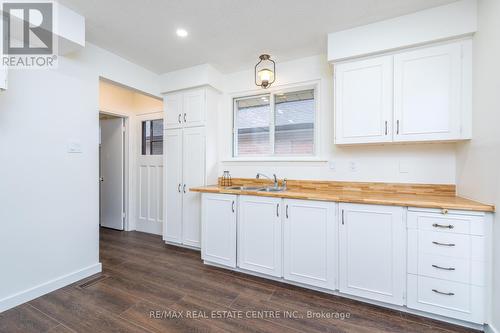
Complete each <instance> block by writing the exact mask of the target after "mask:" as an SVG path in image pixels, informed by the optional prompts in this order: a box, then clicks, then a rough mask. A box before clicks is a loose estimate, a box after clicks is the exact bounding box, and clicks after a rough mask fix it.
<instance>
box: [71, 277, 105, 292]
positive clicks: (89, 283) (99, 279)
mask: <svg viewBox="0 0 500 333" xmlns="http://www.w3.org/2000/svg"><path fill="white" fill-rule="evenodd" d="M107 277H108V276H107V275H99V276H96V277H95V278H93V279H90V280H88V281H86V282H84V283H82V284H80V285H78V287H80V288H82V289H85V288H88V287H90V286H93V285H94V284H96V283H99V282H100V281H102V280H104V279H106V278H107Z"/></svg>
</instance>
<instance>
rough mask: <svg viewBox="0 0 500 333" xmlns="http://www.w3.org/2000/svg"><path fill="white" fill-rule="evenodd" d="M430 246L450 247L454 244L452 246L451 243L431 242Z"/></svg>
mask: <svg viewBox="0 0 500 333" xmlns="http://www.w3.org/2000/svg"><path fill="white" fill-rule="evenodd" d="M432 244H434V245H439V246H450V247H451V246H455V244H452V243H450V244H446V243H439V242H432Z"/></svg>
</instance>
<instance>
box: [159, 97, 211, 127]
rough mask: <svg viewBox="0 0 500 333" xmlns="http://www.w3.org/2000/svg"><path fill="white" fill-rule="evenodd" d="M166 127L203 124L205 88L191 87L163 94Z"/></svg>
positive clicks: (205, 107)
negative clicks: (191, 88)
mask: <svg viewBox="0 0 500 333" xmlns="http://www.w3.org/2000/svg"><path fill="white" fill-rule="evenodd" d="M164 108H165V110H164V111H165V116H166V117H165V118H166V119H167V120H166V128H168V129H170V128H182V127H196V126H204V125H205V119H206V118H205V117H206V110H207V103H206V89H205V88H200V89H193V90H187V91H181V92H175V93H170V94H167V95H165V97H164Z"/></svg>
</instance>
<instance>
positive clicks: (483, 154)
mask: <svg viewBox="0 0 500 333" xmlns="http://www.w3.org/2000/svg"><path fill="white" fill-rule="evenodd" d="M499 13H500V1H498V0H480V1H479V2H478V25H479V26H478V28H479V29H478V32H477V34H476V36H475V37H474V81H473V84H474V93H473V110H474V112H473V133H474V134H473V140H472V141H471V142H470V143H467V144H462V145H460V146H459V147H458V150H457V152H458V154H457V185H458V192H459V194H461V195H463V196H466V197H469V198H472V199H475V200H479V201H482V202H486V203H491V204H495V206H496V207H500V131H499V126H500V99H499V91H500V90H499V89H500V65H499V59H500V20H499V16H498V15H499ZM495 219H496V221H495V222H494V223H493V228H494V235H493V244H494V247H495V249H494V281H495V282H496V283H495V284H494V290H493V295H492V299H493V302H494V304H493V311H492V313H493V326H494V327H495V328H496V330H497V332H500V217H499V215H498V214H496V216H495Z"/></svg>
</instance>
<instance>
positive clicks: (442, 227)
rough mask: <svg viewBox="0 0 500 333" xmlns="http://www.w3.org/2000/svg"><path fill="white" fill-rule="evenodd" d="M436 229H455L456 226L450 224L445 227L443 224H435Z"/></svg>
mask: <svg viewBox="0 0 500 333" xmlns="http://www.w3.org/2000/svg"><path fill="white" fill-rule="evenodd" d="M432 226H433V227H434V228H441V229H453V228H455V226H453V225H451V224H448V225H443V224H437V223H434V224H433V225H432Z"/></svg>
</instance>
